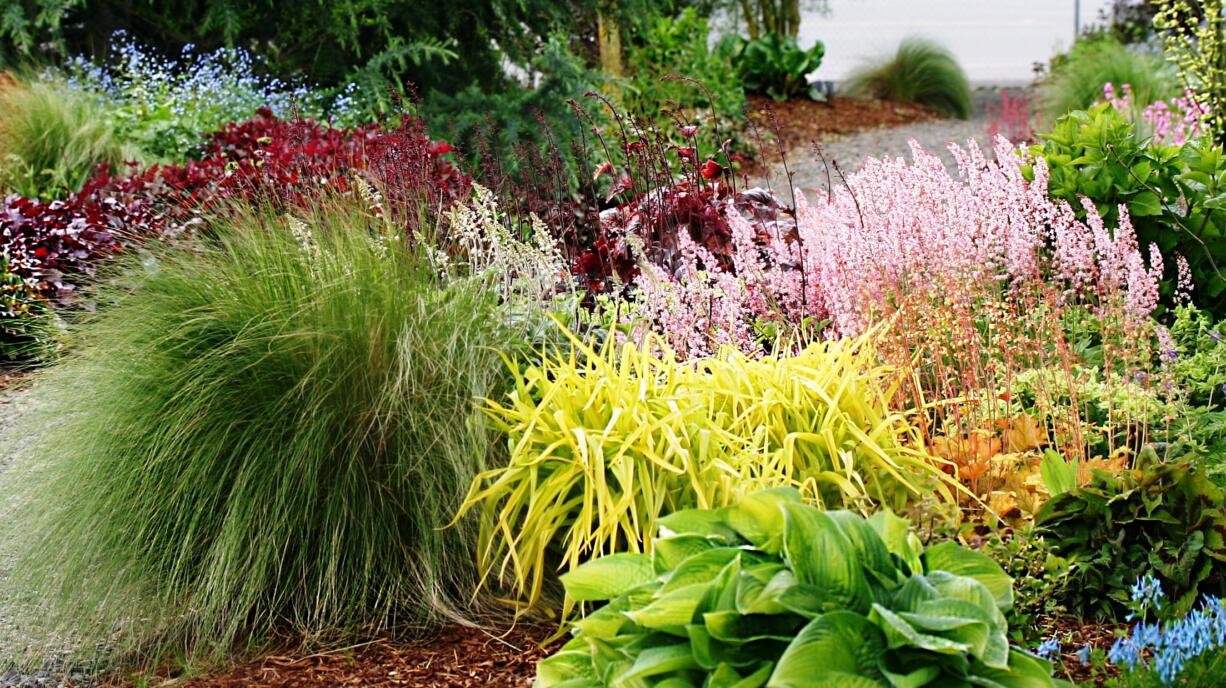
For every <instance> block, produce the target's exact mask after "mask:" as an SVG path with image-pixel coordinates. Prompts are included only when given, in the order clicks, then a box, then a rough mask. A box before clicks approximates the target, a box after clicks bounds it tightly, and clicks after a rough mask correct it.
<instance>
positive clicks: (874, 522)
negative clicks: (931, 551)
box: [868, 509, 924, 574]
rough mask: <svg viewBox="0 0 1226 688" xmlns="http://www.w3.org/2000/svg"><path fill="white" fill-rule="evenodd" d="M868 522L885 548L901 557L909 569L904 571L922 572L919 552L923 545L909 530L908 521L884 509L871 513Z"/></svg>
mask: <svg viewBox="0 0 1226 688" xmlns="http://www.w3.org/2000/svg"><path fill="white" fill-rule="evenodd" d="M868 524H869V525H870V526H872V528H873V530H875V531H877V535H878V537H880V538H881V541H882V542H884V543H885V546H886V549H888V550H889V551H890V553H891V554H893V555H895V556H897V557H898V558H899V559H901V560H902V562H903V563H904V564H906V565H907V567H908V568H909V569H910V570H909V571H906V572H904V573H906V574H911V573H923V572H924V566H923V563H922V562H921V561H920V553H921V552H923V551H924V545H923V544H922V543H921V542H920V539H919V537H918V536H916V534H915V533H913V532H911V522H910V521H908V520H907V519H905V518H902V517H901V516H897V515H895V514H894V512H893V511H890V510H888V509H886V510H883V511H878V512H877V513H875V514H873V515H872V517H870V518H869V519H868Z"/></svg>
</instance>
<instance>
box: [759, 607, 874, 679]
mask: <svg viewBox="0 0 1226 688" xmlns="http://www.w3.org/2000/svg"><path fill="white" fill-rule="evenodd" d="M884 652H885V638H884V637H883V636H882V634H881V631H880V630H878V628H877V627H876V626H874V625H873V624H872V622H870V621H869V620H868V619H866V618H864V617H863V616H861V615H859V614H855V613H852V612H831V613H829V614H823V615H822V616H820V617H818V618H816V619H814V620H813V621H811V622H809V624H808V625H806V626H805V627H804V628H803V629H801V631H800V633H798V634H797V635H796V638H795V639H794V640H792V642H791V644H789V645H788V647H787V649H786V650H784V652H783V656H782V657H780V658H779V663H778V665H777V666H776V667H775V671H774V673H773V674H771V679H770V682H769V683H768V684H767V685H768V686H770V687H771V688H800V687H801V686H812V685H815V682H819V681H821V680H823V679H826V678H830V677H829V676H828V675H829V674H832V673H833V674H838V675H839V677H849V676H855V677H859V678H862V679H864V680H866V681H869V683H867V684H864V685H880V683H878V682H877V681H876V680H875V679H877V678H879V677H880V676H881V674H880V672H879V671H878V669H877V666H878V664H880V662H881V655H882V653H884Z"/></svg>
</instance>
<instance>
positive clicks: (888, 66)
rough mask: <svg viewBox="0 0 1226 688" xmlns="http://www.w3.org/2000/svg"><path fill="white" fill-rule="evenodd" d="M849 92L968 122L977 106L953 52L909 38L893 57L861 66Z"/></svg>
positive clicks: (848, 89)
mask: <svg viewBox="0 0 1226 688" xmlns="http://www.w3.org/2000/svg"><path fill="white" fill-rule="evenodd" d="M845 90H846V91H847V93H849V94H853V95H858V96H870V97H874V98H885V99H887V100H892V101H896V102H899V103H919V104H920V105H926V106H928V107H930V108H932V109H933V110H937V111H940V112H944V113H945V114H947V115H951V116H953V117H957V118H958V119H968V118H969V117H970V116H971V110H972V107H973V104H972V101H971V83H970V80H969V79H967V78H966V72H964V71H963V70H962V66H961V65H959V64H958V61H957V59H955V58H954V55H953V53H951V52H950V51H949V50H948V49H947V48H945V47H944V46H942V45H940V44H938V43H935V42H933V41H930V40H927V39H924V38H916V37H910V38H906V39H904V40H903V41H902V43H900V44H899V46H898V51H897V52H896V53H894V55H893V56H891V57H889V58H887V59H884V60H881V61H879V62H870V63H868V64H865V65H863V66H861V67H860V68H858V69H857V70H856V71H855V72H853V73H852V74H851V75H850V76H848V78H847V83H846V85H845Z"/></svg>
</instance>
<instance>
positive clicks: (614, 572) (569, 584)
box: [562, 553, 656, 602]
mask: <svg viewBox="0 0 1226 688" xmlns="http://www.w3.org/2000/svg"><path fill="white" fill-rule="evenodd" d="M655 579H656V574H655V570H654V569H653V568H652V563H651V557H650V556H649V555H646V554H632V553H620V554H610V555H608V556H605V557H601V558H599V559H596V560H595V561H589V562H588V563H586V564H583V565H581V566H579V567H578V568H576V569H575V570H573V571H571V572H570V573H565V574H563V575H562V585H563V586H564V587H565V588H566V594H567V595H569V596H570V597H571V599H573V600H575V601H577V602H593V601H599V600H610V599H613V598H614V597H617V596H618V595H621V594H623V593H626V592H628V591H629V590H631V589H632V588H635V587H638V586H640V585H642V584H644V583H649V582H651V581H653V580H655Z"/></svg>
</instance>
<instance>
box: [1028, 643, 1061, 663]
mask: <svg viewBox="0 0 1226 688" xmlns="http://www.w3.org/2000/svg"><path fill="white" fill-rule="evenodd" d="M1034 653H1035V654H1036V655H1038V656H1040V657H1042V658H1043V659H1051V658H1052V657H1055V656H1056V655H1058V654H1060V641H1059V640H1056V639H1055V638H1048V639H1047V640H1044V641H1043V642H1042V643H1041V644H1040V645H1039V649H1037V650H1035V651H1034Z"/></svg>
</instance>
